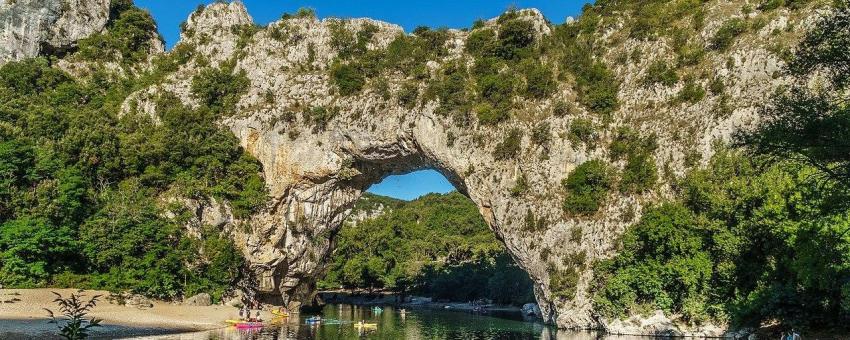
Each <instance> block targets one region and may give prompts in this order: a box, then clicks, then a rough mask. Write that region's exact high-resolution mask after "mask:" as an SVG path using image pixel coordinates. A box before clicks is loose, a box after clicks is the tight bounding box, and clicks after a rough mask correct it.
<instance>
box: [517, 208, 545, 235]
mask: <svg viewBox="0 0 850 340" xmlns="http://www.w3.org/2000/svg"><path fill="white" fill-rule="evenodd" d="M546 223H547V222H546V218H545V217H540V218H537V217H535V216H534V212H532V211H531V209H528V212H526V214H525V218H524V219H523V224H522V230H523V231H526V232H532V233H534V232H539V231H543V230H545V229H546Z"/></svg>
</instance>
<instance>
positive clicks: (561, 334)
mask: <svg viewBox="0 0 850 340" xmlns="http://www.w3.org/2000/svg"><path fill="white" fill-rule="evenodd" d="M310 316H312V315H311V314H302V315H300V316H299V317H298V318H297V319H296V318H291V319H284V320H277V321H275V322H272V323H271V324H269V325H268V326H267V327H264V328H262V329H259V330H251V331H245V330H237V329H235V328H232V327H231V328H223V329H219V330H214V331H207V332H197V333H186V334H171V335H164V336H156V337H147V338H143V339H146V340H152V339H156V340H201V339H203V340H208V339H209V340H212V339H222V340H231V339H239V340H266V339H269V340H277V339H280V340H283V339H299V340H300V339H464V340H466V339H477V340H490V339H517V340H519V339H523V340H524V339H535V340H537V339H546V340H548V339H557V340H566V339H570V340H572V339H576V340H589V339H600V338H602V337H601V336H600V335H599V334H598V333H595V332H571V331H558V330H556V329H554V328H553V327H550V326H547V325H544V324H542V323H538V322H526V321H521V320H517V319H518V315H500V316H499V317H496V316H490V315H476V314H472V313H469V312H461V311H451V310H434V309H408V310H407V312H406V313H404V315H403V314H402V313H401V312H400V311H399V310H398V309H396V308H394V307H390V306H386V307H383V311H382V312H375V311H373V310H372V307H365V306H356V305H346V304H329V305H327V306H325V308H324V309H323V310H322V313H321V314H320V316H321V317H322V318H323V320H324V321H325V322H323V323H321V324H318V325H308V324H307V323H306V319H307V318H308V317H310ZM361 320H364V321H365V322H366V323H375V324H377V325H376V327H374V328H370V329H366V330H363V329H358V328H357V327H355V325H354V323H355V322H358V321H361ZM604 338H606V339H607V338H611V339H630V338H633V337H630V338H627V337H607V336H606V337H604Z"/></svg>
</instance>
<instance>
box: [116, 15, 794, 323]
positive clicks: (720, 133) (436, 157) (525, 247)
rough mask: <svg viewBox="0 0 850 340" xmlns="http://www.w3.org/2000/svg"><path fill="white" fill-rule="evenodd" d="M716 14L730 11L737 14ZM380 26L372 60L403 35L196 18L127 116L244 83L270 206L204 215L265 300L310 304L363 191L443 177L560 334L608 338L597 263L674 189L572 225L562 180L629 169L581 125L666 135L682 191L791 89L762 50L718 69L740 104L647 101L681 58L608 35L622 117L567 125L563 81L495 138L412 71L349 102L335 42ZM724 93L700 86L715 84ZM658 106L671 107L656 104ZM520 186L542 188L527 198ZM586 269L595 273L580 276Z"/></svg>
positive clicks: (200, 213) (727, 57)
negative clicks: (335, 74) (770, 97)
mask: <svg viewBox="0 0 850 340" xmlns="http://www.w3.org/2000/svg"><path fill="white" fill-rule="evenodd" d="M712 10H717V11H719V12H718V13H720V12H722V8H713V9H712ZM519 13H520V15H519V17H520V18H521V20H527V21H529V22H531V23H532V27H533V28H534V31H535V34H536V35H537V37H538V38H540V37H543V36H546V35H548V34H551V26H550V25H549V24H548V23H547V22H546V21H545V19H544V18H543V17H542V15H541V14H540V13H539V12H538V11H536V10H524V11H520V12H519ZM706 17H707V18H709V17H711V16H710V15H706ZM718 23H719V22H718ZM485 25H486V26H487V27H492V28H493V29H497V30H498V29H499V25H500V23H499V22H498V21H497V20H491V21H489V22H487V23H485ZM366 26H371V27H374V28H376V30H375V32H374V34H373V35H372V36H371V38H370V40H369V42H368V44H367V45H366V48H367V49H369V50H380V49H386V48H387V46H388V45H389V44H390V42H391V41H392V40H393V39H395V38H396V37H398V36H399V35H403V34H404V32H403V30H402V29H401V28H400V27H398V26H396V25H391V24H387V23H383V22H378V21H373V20H369V19H351V20H339V19H325V20H317V19H316V18H314V17H312V16H309V15H308V16H295V17H289V18H284V19H282V20H280V21H278V22H275V23H271V24H270V25H269V26H268V27H266V28H265V29H257V28H256V27H255V26H253V23H252V20H251V18H250V16H248V14H247V12H246V10H245V8H244V7H243V6H242V5H241V4H240V3H231V4H222V3H217V4H214V5H211V6H209V7H207V8H206V9H205V10H203V11H199V12H196V13H194V14H192V16H191V17H190V18H189V20H188V22H187V25H186V26H185V29H184V31H183V35H182V37H181V44H182V45H184V46H188V47H189V50H190V51H191V54H190V56H191V58H190V59H189V61H188V62H187V63H186V64H185V65H183V66H181V68H180V69H179V70H178V71H177V72H174V73H173V74H171V75H169V76H168V77H167V78H166V79H165V80H164V81H163V82H162V83H160V84H155V85H153V86H151V87H149V88H148V89H145V90H142V91H139V92H137V93H135V94H134V95H131V96H130V98H128V100H127V102H126V103H125V111H127V112H130V111H135V112H138V113H141V114H149V115H152V116H154V117H155V116H156V107H155V105H153V102H154V101H155V99H156V97H157V96H158V95H159V94H163V93H171V94H175V95H177V96H178V97H180V98H181V99H182V100H183V102H185V103H189V104H194V103H196V102H197V101H196V98H194V97H193V95H192V94H191V87H192V79H193V77H194V76H195V75H197V74H198V73H199V72H200V69H203V68H206V67H220V65H223V64H225V63H228V62H233V63H234V64H235V68H234V72H243V71H244V72H245V75H246V77H247V78H248V80H249V81H250V84H251V85H250V87H249V89H248V91H247V93H246V94H244V95H243V96H242V97H241V99H240V101H239V103H238V105H237V109H236V110H235V111H236V112H235V114H233V115H231V116H229V117H227V118H224V119H223V120H222V122H221V123H222V125H223V126H225V127H227V128H229V129H230V130H231V131H232V132H233V133H234V134H235V135H236V136H237V138H238V139H239V140H240V141H241V144H242V146H243V147H244V148H245V149H246V150H247V151H248V152H249V153H250V154H252V155H254V156H255V157H256V158H257V159H259V161H260V162H261V163H262V165H263V175H264V177H265V180H266V185H267V187H268V189H269V193H270V196H271V199H270V203H269V205H268V207H267V208H266V209H265V210H263V211H262V212H260V213H258V214H256V215H255V216H252V217H251V218H249V219H246V220H236V219H234V218H233V217H232V216H230V214H228V213H227V211H228V208H227V204H226V203H224V204H212V205H211V206H201V207H198V209H196V211H197V220H196V221H195V223H213V224H216V225H222V226H224V227H225V229H224V230H225V231H226V232H229V233H230V234H231V235H232V237H233V239H234V240H235V242H236V243H237V245H238V246H240V247H241V249H242V250H243V253H244V255H245V256H246V258H247V259H248V261H249V263H250V264H251V267H252V269H253V272H254V273H255V277H256V279H257V280H258V284H259V287H260V290H261V292H262V293H264V294H265V295H266V296H267V297H274V296H280V297H281V298H282V300H283V302H286V303H288V304H290V305H292V306H293V307H294V306H296V305H298V304H299V303H300V302H304V301H306V300H308V299H309V298H310V295H311V289H312V284H313V282H314V280H315V279H316V276H317V275H318V273H319V272H320V268H321V266H322V260H323V259H325V258H326V256H327V255H328V253H329V251H330V244H331V242H330V238H331V237H332V236H333V235H334V233H335V232H336V230H337V229H338V228H339V227H340V225H341V224H342V221H343V220H344V219H345V217H346V215H347V214H348V212H349V211H350V208H351V207H352V205H353V203H354V202H355V201H356V200H357V199H358V198H359V196H360V195H361V193H362V191H363V190H364V189H365V188H366V187H367V186H368V185H370V184H372V183H374V182H376V181H378V180H379V179H380V178H382V177H383V176H385V175H387V174H390V173H396V172H404V171H410V170H414V169H418V168H422V167H432V168H435V169H438V170H439V171H441V172H442V173H443V174H444V175H446V176H447V178H449V179H450V180H451V182H452V183H453V184H455V186H456V187H457V188H458V189H460V191H461V192H463V193H464V194H465V195H467V196H468V197H469V198H470V199H471V200H472V201H473V202H474V203H475V204H476V205H477V206H478V207H479V210H480V211H481V213H482V215H483V216H484V218H485V220H486V221H487V223H488V224H489V226H490V228H491V229H492V230H493V232H494V233H495V234H496V236H497V237H498V238H499V239H500V240H502V241H503V242H504V243H505V245H506V247H507V249H508V251H509V252H510V253H511V255H512V256H513V258H514V259H515V260H516V262H517V263H518V264H519V265H520V266H521V267H522V268H524V269H525V270H526V271H527V272H528V274H529V276H530V278H531V279H532V281H533V282H534V285H535V289H534V291H535V295H536V297H537V299H538V302H539V303H540V306H541V310H542V311H543V313H544V317H545V319H546V321H549V322H552V323H556V324H557V325H558V326H560V327H572V328H577V327H598V326H599V323H598V322H599V320H597V319H596V317H595V316H594V315H593V310H592V302H591V296H590V294H591V293H590V292H589V286H590V283H591V280H592V272H591V270H590V268H589V267H590V266H589V264H590V263H592V262H593V261H595V260H598V259H604V258H607V257H610V256H612V255H613V254H614V253H615V251H616V250H615V244H616V239H617V237H618V236H619V235H621V234H622V232H623V230H624V229H625V228H626V227H627V226H628V225H630V224H631V223H633V222H634V221H635V220H636V219H637V218H639V217H640V214H641V210H642V207H643V206H645V205H646V204H647V203H651V202H654V201H658V200H659V199H663V198H664V197H669V195H670V187H669V185H668V184H667V183H668V182H667V181H666V180H664V179H662V180H661V181H660V183H659V184H658V185H657V187H656V188H654V189H653V190H650V191H648V192H645V193H640V194H635V193H622V192H615V193H612V194H611V195H609V197H608V198H607V200H606V201H605V204H604V205H603V206H602V207H601V208H600V210H599V212H598V213H597V214H595V215H592V216H584V217H576V216H569V215H566V214H564V212H563V210H562V202H563V200H564V198H565V197H566V195H568V193H567V192H565V190H564V189H563V187H562V185H561V182H562V180H564V179H565V178H566V177H567V175H568V174H569V172H570V171H571V170H573V169H574V168H575V167H576V166H578V165H579V164H582V163H584V162H586V161H588V160H592V159H599V160H603V161H606V162H609V163H611V164H612V165H613V166H614V167H622V166H623V163H622V162H621V161H617V160H612V159H610V158H609V156H608V152H607V149H606V148H605V147H594V146H589V145H585V144H582V143H576V142H574V141H572V140H571V139H570V138H567V132H568V131H569V126H570V124H572V123H573V122H574V121H575V120H576V119H578V118H582V119H585V120H590V121H593V122H594V123H595V124H597V125H598V126H602V127H603V128H602V129H601V131H599V132H598V134H599V140H600V141H599V142H600V143H605V142H608V141H610V140H611V139H612V138H613V136H614V135H615V131H616V128H617V127H623V126H627V127H632V128H633V129H634V130H636V131H638V132H640V133H641V134H642V135H654V136H656V139H657V143H658V146H659V147H658V148H657V149H655V151H654V152H653V156H654V159H655V161H656V164H658V165H659V168H662V166H660V165H663V168H664V169H665V172H667V173H668V174H667V175H668V176H673V177H675V176H677V175H681V174H683V173H684V171H685V169H686V168H687V167H688V165H686V164H687V161H686V158H687V157H686V154H689V153H690V154H696V155H698V156H702V158H703V159H706V156H708V155H710V154H711V153H712V143H713V142H714V141H716V140H718V139H719V140H724V139H728V138H729V136H730V135H731V133H732V132H733V131H734V130H736V129H738V128H739V127H741V126H746V125H748V124H752V123H753V122H754V121H755V120H756V119H757V115H756V110H755V108H756V107H758V105H759V103H761V101H762V100H763V98H764V97H765V96H766V95H767V94H769V93H770V92H772V91H773V89H774V88H775V87H776V86H778V85H779V84H781V83H782V82H783V81H784V79H782V78H777V77H775V76H774V74H775V72H776V71H777V70H778V69H779V67H780V65H781V61H780V59H779V58H778V57H777V56H776V55H774V54H772V53H770V52H768V51H767V50H766V49H765V48H764V47H760V46H762V45H760V44H757V43H753V44H752V46H751V47H747V46H740V47H738V48H737V49H731V50H729V51H728V52H722V53H723V54H718V55H711V56H710V58H709V57H706V58H707V60H708V61H707V62H706V64H708V65H707V66H706V67H711V68H712V69H713V70H715V71H716V72H715V73H716V75H717V76H718V77H724V78H727V79H733V80H734V81H733V82H730V83H731V84H730V85H729V86H728V88H727V90H726V92H727V93H729V94H730V95H729V96H728V97H727V98H725V99H721V98H719V97H717V96H714V97H706V98H705V99H704V100H702V99H700V100H699V101H696V102H685V103H680V102H679V101H677V100H676V99H675V98H676V95H677V93H678V92H677V91H679V90H681V89H682V87H683V84H682V83H681V82H679V83H677V84H676V85H674V86H673V87H663V86H655V87H647V86H645V85H644V84H643V82H642V80H641V79H643V76H644V73H645V72H644V70H645V69H646V68H648V67H649V64H650V63H651V62H652V61H653V60H661V59H663V58H665V54H664V53H667V55H670V54H671V53H673V52H670V51H669V49H670V47H669V46H667V45H665V42H664V40H663V39H662V40H658V41H635V40H631V39H629V38H623V37H621V36H620V37H617V36H616V33H617V32H616V31H614V32H613V33H612V35H606V36H604V37H599V39H602V40H606V39H608V40H610V41H605V43H608V44H611V45H612V46H613V47H611V48H610V50H609V51H606V52H605V53H603V55H602V56H601V57H600V58H601V59H602V60H603V61H605V62H606V63H607V64H609V65H611V64H613V65H615V73H616V74H617V81H620V82H622V83H621V86H620V90H619V93H617V97H618V100H619V103H620V105H619V109H617V110H615V111H614V112H612V113H611V114H610V116H609V117H601V116H599V115H595V114H593V113H592V112H589V111H588V110H587V109H585V108H582V107H581V105H577V104H575V105H571V106H573V109H572V110H571V112H569V113H568V114H566V115H553V114H552V112H553V110H554V108H555V106H556V105H555V104H556V103H557V102H565V103H573V104H574V103H575V98H576V96H577V94H576V90H575V88H574V86H573V85H571V84H570V83H569V82H568V81H558V82H557V85H556V88H555V90H554V93H553V94H552V95H551V96H548V97H546V98H543V99H521V100H517V102H516V103H515V107H514V108H513V109H514V114H513V117H512V118H511V119H509V120H507V121H504V122H501V123H499V124H498V125H485V124H481V123H480V122H478V121H476V120H475V119H474V118H472V119H471V120H470V121H466V122H462V121H457V120H456V119H455V118H454V117H452V116H451V115H446V114H441V113H440V112H439V110H438V106H439V103H438V101H436V100H434V99H428V98H426V99H423V100H419V101H417V103H415V105H412V106H410V105H406V104H403V103H402V102H401V100H400V98H399V96H398V93H399V92H400V91H401V90H402V89H403V87H404V86H405V85H407V84H410V82H411V80H410V79H405V78H404V77H400V76H399V75H398V74H397V73H392V72H390V73H389V74H388V75H385V77H386V78H387V79H386V82H387V84H386V85H387V90H388V92H389V95H387V94H386V93H381V91H378V90H377V86H366V87H365V88H364V89H363V90H362V91H359V92H356V93H354V94H351V95H349V96H343V95H341V94H340V93H339V90H338V88H337V87H336V86H335V85H333V84H332V82H331V80H330V79H329V78H330V77H329V73H330V70H331V67H332V66H331V65H333V63H334V61H335V58H336V57H337V54H338V53H339V51H337V50H336V49H335V47H334V46H333V39H334V37H333V34H334V33H333V30H334V29H338V28H339V27H342V28H344V29H346V30H351V31H353V32H359V31H360V30H362V29H363V28H364V27H366ZM718 26H719V25H718V24H717V23H714V22H712V23H711V24H706V25H705V27H706V28H704V29H703V30H705V31H704V32H700V33H701V34H702V35H703V36H708V35H710V34H711V32H709V30H712V29H716V27H718ZM447 34H448V36H449V39H448V40H447V41H446V43H445V46H444V47H445V48H446V49H447V51H448V53H447V55H446V56H444V57H442V59H441V60H440V61H434V60H431V61H428V62H427V64H426V68H427V72H428V73H429V74H431V75H433V74H435V73H436V72H438V71H439V70H440V69H441V67H442V66H443V65H444V64H446V63H449V62H467V63H469V55H467V54H465V53H466V52H465V49H464V46H465V43H466V39H467V38H468V36H469V34H470V33H469V32H466V31H459V30H450V31H448V33H447ZM612 36H613V37H614V38H612ZM765 36H767V35H765ZM615 38H616V39H621V40H614V39H615ZM538 40H539V39H538ZM633 50H640V51H642V52H643V53H645V55H644V58H643V59H642V60H639V61H628V60H627V61H626V62H625V64H617V63H613V62H612V60H615V58H617V56H618V55H622V54H625V53H630V52H633ZM718 53H720V52H718ZM541 62H542V61H541ZM366 81H368V82H372V81H373V80H372V79H367V80H366ZM412 81H413V83H414V84H415V86H417V87H418V88H417V91H418V92H425V89H426V87H427V85H426V83H427V82H428V79H414V80H412ZM709 81H710V80H708V79H701V80H699V82H700V83H701V84H702V85H701V86H707V83H708V82H709ZM370 84H371V83H370ZM721 100H724V101H725V102H721ZM648 102H652V103H655V102H659V103H672V104H666V106H662V105H659V106H655V105H651V106H650V105H648V104H647V103H648ZM724 103H725V104H724ZM720 104H723V105H726V110H728V111H729V112H728V113H726V114H725V115H724V116H720V117H718V116H715V115H713V114H708V113H709V112H713V110H714V109H715V107H716V106H717V105H720ZM298 112H302V114H301V115H300V116H299V114H297V113H298ZM314 116H315V117H314ZM541 124H546V125H547V126H548V130H547V131H546V133H547V134H548V137H550V138H549V139H550V140H549V141H548V142H547V143H546V145H540V143H535V142H534V141H532V138H531V137H530V135H531V131H532V130H533V129H534V128H535V127H539V126H541ZM683 140H684V141H686V142H682V141H683ZM509 142H510V143H514V144H516V145H514V146H516V148H512V150H513V151H512V152H508V153H507V155H504V154H502V155H497V154H496V152H494V151H495V149H497V148H499V146H498V145H499V144H500V143H509ZM497 156H498V157H497ZM521 179H522V181H524V182H525V183H526V184H527V187H528V188H529V189H528V190H526V191H524V192H521V193H515V192H514V193H512V190H511V189H512V188H513V187H514V186H515V185H516V184H517V182H518V181H520V180H521ZM213 203H215V202H213ZM527 221H532V222H531V223H533V224H536V225H537V226H536V227H535V228H531V229H533V230H534V231H530V230H529V228H527V227H526V225H527V224H528V222H527ZM575 255H579V256H575ZM575 258H581V259H582V263H581V264H576V263H575V261H574V260H573V259H575ZM569 271H574V273H575V275H574V277H573V279H572V280H569V281H570V284H568V285H569V286H570V287H568V289H567V290H566V291H560V292H554V291H553V287H552V285H551V284H552V283H553V280H552V279H553V277H554V276H557V275H562V274H563V273H564V272H569ZM554 281H555V282H556V281H559V280H554ZM561 282H563V281H561Z"/></svg>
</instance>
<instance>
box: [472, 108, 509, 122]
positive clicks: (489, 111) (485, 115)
mask: <svg viewBox="0 0 850 340" xmlns="http://www.w3.org/2000/svg"><path fill="white" fill-rule="evenodd" d="M475 115H476V116H477V117H478V122H479V123H480V124H481V125H496V124H498V123H501V122H503V121H505V120H507V119H508V118H510V112H509V111H508V110H507V109H505V108H502V107H493V105H490V104H488V103H482V104H480V105H478V106H477V107H476V108H475Z"/></svg>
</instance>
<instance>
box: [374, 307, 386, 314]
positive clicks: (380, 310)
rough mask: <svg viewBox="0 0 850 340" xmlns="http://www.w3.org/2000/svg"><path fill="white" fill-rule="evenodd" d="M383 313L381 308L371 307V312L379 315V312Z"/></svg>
mask: <svg viewBox="0 0 850 340" xmlns="http://www.w3.org/2000/svg"><path fill="white" fill-rule="evenodd" d="M383 311H384V309H383V308H381V307H372V312H375V313H380V312H383Z"/></svg>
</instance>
